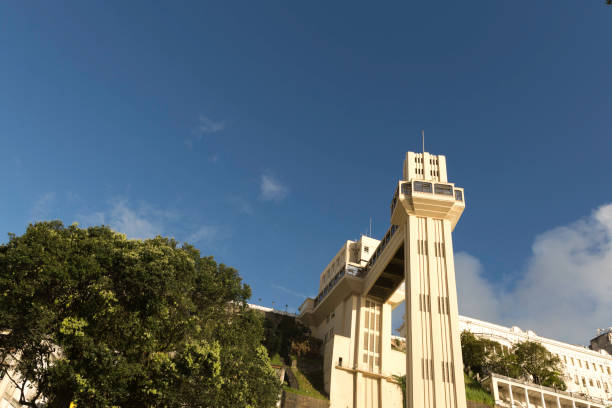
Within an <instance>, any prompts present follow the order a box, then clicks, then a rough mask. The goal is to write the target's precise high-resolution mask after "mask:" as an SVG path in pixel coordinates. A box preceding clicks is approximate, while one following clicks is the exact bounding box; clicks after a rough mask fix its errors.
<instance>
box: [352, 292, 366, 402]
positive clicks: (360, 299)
mask: <svg viewBox="0 0 612 408" xmlns="http://www.w3.org/2000/svg"><path fill="white" fill-rule="evenodd" d="M355 298H356V302H355V303H356V306H357V316H356V319H355V320H356V325H355V335H356V337H357V338H356V339H355V368H361V367H362V361H363V360H362V358H363V357H362V354H363V325H364V321H363V315H364V313H363V310H362V309H363V307H364V306H365V296H355ZM364 393H365V379H364V378H363V374H362V373H360V372H357V373H355V386H354V393H353V401H354V408H365V402H366V400H365V398H364Z"/></svg>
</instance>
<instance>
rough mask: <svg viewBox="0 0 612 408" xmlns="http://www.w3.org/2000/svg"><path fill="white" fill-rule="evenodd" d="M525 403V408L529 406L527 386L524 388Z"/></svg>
mask: <svg viewBox="0 0 612 408" xmlns="http://www.w3.org/2000/svg"><path fill="white" fill-rule="evenodd" d="M525 404H526V405H527V408H529V405H530V404H529V392H528V391H527V388H525Z"/></svg>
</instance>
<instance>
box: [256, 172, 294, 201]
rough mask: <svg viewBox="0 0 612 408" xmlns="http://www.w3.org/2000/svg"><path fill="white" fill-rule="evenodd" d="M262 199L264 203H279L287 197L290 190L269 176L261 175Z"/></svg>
mask: <svg viewBox="0 0 612 408" xmlns="http://www.w3.org/2000/svg"><path fill="white" fill-rule="evenodd" d="M259 187H260V197H261V199H262V200H264V201H276V202H279V201H281V200H282V199H283V198H285V197H286V196H287V193H288V189H287V187H285V186H284V185H283V184H281V183H280V181H278V180H277V179H275V178H274V177H272V176H271V175H269V174H262V175H261V182H260V185H259Z"/></svg>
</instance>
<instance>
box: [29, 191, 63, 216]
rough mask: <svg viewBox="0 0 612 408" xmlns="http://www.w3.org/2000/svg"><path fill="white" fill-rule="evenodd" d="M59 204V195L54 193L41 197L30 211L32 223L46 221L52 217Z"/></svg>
mask: <svg viewBox="0 0 612 408" xmlns="http://www.w3.org/2000/svg"><path fill="white" fill-rule="evenodd" d="M56 204H57V194H56V193H55V192H53V191H51V192H48V193H45V194H43V195H42V196H40V197H39V198H38V199H37V200H36V201H35V202H34V205H33V206H32V209H31V210H30V218H31V219H32V221H44V220H47V219H48V217H50V216H52V212H53V209H54V208H55V207H56Z"/></svg>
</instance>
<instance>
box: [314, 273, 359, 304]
mask: <svg viewBox="0 0 612 408" xmlns="http://www.w3.org/2000/svg"><path fill="white" fill-rule="evenodd" d="M363 272H364V268H360V267H358V266H353V265H347V266H345V267H344V268H342V269H341V270H340V271H338V273H336V275H334V277H333V278H332V279H331V280H330V281H329V283H328V284H327V285H325V287H324V288H323V290H321V291H320V292H319V294H318V295H317V297H316V298H315V299H314V307H317V305H318V304H319V303H320V302H321V301H322V300H323V298H325V296H327V294H328V293H329V292H331V290H332V289H333V287H334V286H336V284H337V283H338V282H340V279H342V277H343V276H344V275H349V276H354V277H357V278H361V277H363Z"/></svg>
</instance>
